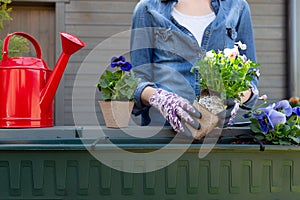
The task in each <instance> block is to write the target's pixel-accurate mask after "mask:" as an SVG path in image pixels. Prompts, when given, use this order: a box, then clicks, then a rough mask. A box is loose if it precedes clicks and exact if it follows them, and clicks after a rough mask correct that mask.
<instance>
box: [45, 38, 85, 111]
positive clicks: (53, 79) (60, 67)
mask: <svg viewBox="0 0 300 200" xmlns="http://www.w3.org/2000/svg"><path fill="white" fill-rule="evenodd" d="M60 35H61V42H62V53H61V55H60V57H59V59H58V61H57V62H56V65H55V67H54V69H53V72H52V73H51V76H50V77H49V79H48V80H47V83H46V85H45V87H44V88H43V90H42V91H41V98H40V106H41V108H42V109H48V108H49V106H50V105H52V101H53V99H54V96H55V93H56V90H57V88H58V86H59V83H60V80H61V78H62V75H63V73H64V71H65V68H66V66H67V63H68V61H69V58H70V56H71V55H72V54H74V53H75V52H76V51H78V50H79V49H81V48H82V47H84V46H85V44H84V43H83V42H82V41H81V40H79V39H78V38H77V37H75V36H73V35H71V34H69V33H65V32H61V33H60Z"/></svg>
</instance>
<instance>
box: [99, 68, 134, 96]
mask: <svg viewBox="0 0 300 200" xmlns="http://www.w3.org/2000/svg"><path fill="white" fill-rule="evenodd" d="M139 80H140V79H138V78H136V77H135V75H134V72H133V71H132V70H130V71H123V70H122V69H120V68H119V67H117V70H115V71H109V70H106V71H105V73H104V74H102V75H101V76H100V79H99V82H98V84H97V87H98V89H99V91H100V92H101V93H102V100H104V101H105V100H121V101H126V100H132V99H133V94H134V91H135V89H136V87H137V84H138V82H139Z"/></svg>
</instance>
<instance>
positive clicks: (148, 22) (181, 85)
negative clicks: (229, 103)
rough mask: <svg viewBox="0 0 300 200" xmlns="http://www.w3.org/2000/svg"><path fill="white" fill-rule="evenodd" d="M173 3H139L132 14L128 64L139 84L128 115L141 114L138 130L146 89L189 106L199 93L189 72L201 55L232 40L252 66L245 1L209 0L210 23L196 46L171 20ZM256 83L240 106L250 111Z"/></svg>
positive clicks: (145, 117) (155, 0) (144, 0)
mask: <svg viewBox="0 0 300 200" xmlns="http://www.w3.org/2000/svg"><path fill="white" fill-rule="evenodd" d="M176 3H177V0H141V1H140V2H139V3H138V4H137V6H136V8H135V10H134V13H133V19H132V32H131V52H130V58H131V63H132V65H133V67H134V71H135V73H136V75H137V76H138V77H139V78H141V80H142V81H141V82H140V83H139V84H138V87H137V89H136V91H135V94H134V98H135V100H136V103H135V106H134V110H133V113H134V114H135V115H139V114H142V118H143V119H142V125H147V124H149V122H150V118H149V116H148V115H149V108H150V107H148V106H144V105H143V104H142V102H141V98H140V97H141V93H142V91H143V90H144V89H145V87H147V86H152V87H155V88H163V89H165V90H168V91H171V92H174V93H176V94H178V95H180V96H182V97H184V98H186V99H188V100H189V101H190V102H191V103H192V102H193V101H194V100H195V99H196V97H197V96H199V94H200V88H199V86H198V85H197V83H198V82H199V75H197V74H195V73H191V72H190V69H191V67H192V66H194V65H195V64H196V63H197V62H198V61H199V60H200V59H202V58H203V56H204V55H205V54H206V52H207V51H210V50H212V49H214V50H216V51H217V50H223V49H224V48H233V47H234V44H235V43H236V42H238V41H241V42H242V43H244V44H246V45H247V49H246V50H245V51H241V52H240V53H241V54H245V55H246V56H247V58H248V59H251V60H253V61H256V49H255V44H254V36H253V27H252V20H251V13H250V8H249V5H248V4H247V2H246V1H245V0H211V8H212V10H213V11H214V12H215V14H216V18H215V20H214V21H213V22H212V23H211V24H210V25H209V26H208V27H207V28H206V29H205V31H204V35H203V39H202V46H201V47H200V46H199V45H198V42H197V40H196V39H195V37H194V36H193V35H192V34H191V33H190V32H189V31H188V30H187V29H186V28H185V27H183V26H181V25H180V24H179V23H177V22H176V20H175V19H174V18H173V17H172V16H171V12H172V9H173V7H174V5H175V4H176ZM257 86H258V78H257V77H256V76H253V80H252V82H251V84H250V86H249V87H250V88H252V91H253V95H252V96H251V98H250V99H249V100H248V101H247V102H246V105H247V106H249V107H252V106H253V105H254V104H255V103H256V100H257V97H258V91H257Z"/></svg>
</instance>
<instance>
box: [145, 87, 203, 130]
mask: <svg viewBox="0 0 300 200" xmlns="http://www.w3.org/2000/svg"><path fill="white" fill-rule="evenodd" d="M153 92H154V93H153ZM142 94H143V95H142V101H144V102H143V103H145V105H147V104H149V105H151V106H153V107H155V108H156V109H158V110H159V111H160V113H161V114H162V115H163V116H164V118H165V119H166V120H167V121H168V122H169V123H170V125H171V126H172V128H173V129H174V130H175V131H176V132H180V133H183V132H184V128H183V125H182V122H187V123H189V124H192V125H193V124H194V123H195V121H194V119H193V118H192V117H191V115H190V114H189V113H196V109H195V108H194V107H193V106H192V105H191V104H190V102H189V101H188V100H187V99H184V98H182V97H180V96H178V95H177V94H175V93H172V92H168V91H165V90H162V89H154V88H149V87H147V88H145V90H144V91H143V93H142ZM149 96H150V98H149V99H148V100H147V98H148V97H149ZM199 126H200V124H199Z"/></svg>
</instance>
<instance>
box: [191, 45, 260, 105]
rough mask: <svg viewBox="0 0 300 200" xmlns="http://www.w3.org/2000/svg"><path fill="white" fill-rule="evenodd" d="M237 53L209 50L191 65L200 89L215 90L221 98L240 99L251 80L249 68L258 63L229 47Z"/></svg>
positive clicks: (254, 66) (255, 66) (256, 65)
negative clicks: (202, 57) (230, 53)
mask: <svg viewBox="0 0 300 200" xmlns="http://www.w3.org/2000/svg"><path fill="white" fill-rule="evenodd" d="M231 50H232V52H234V53H236V51H237V53H236V54H232V55H226V54H225V53H224V52H222V51H218V52H216V51H214V50H212V51H210V52H208V53H207V54H206V57H205V58H204V59H202V60H201V61H199V62H198V63H197V65H196V66H194V67H192V69H191V72H192V73H198V74H199V76H200V82H199V83H198V84H199V85H200V87H201V89H202V90H210V91H215V92H218V93H220V94H221V98H223V99H225V98H234V99H237V100H240V98H241V96H240V95H241V92H243V91H246V90H248V89H249V83H250V81H251V80H252V76H251V75H252V73H251V70H250V69H253V68H257V67H258V66H259V64H257V63H254V62H253V61H251V60H245V57H244V56H240V55H239V54H238V50H237V48H235V49H231ZM253 73H254V71H253Z"/></svg>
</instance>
